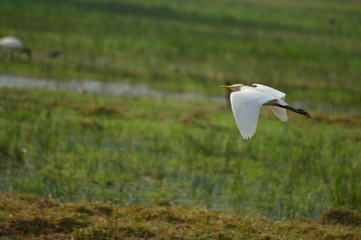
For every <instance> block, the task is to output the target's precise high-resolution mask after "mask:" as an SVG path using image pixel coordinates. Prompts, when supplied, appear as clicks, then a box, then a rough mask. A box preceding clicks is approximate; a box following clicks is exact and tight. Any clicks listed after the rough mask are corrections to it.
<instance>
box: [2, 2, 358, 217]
mask: <svg viewBox="0 0 361 240" xmlns="http://www.w3.org/2000/svg"><path fill="white" fill-rule="evenodd" d="M360 16H361V8H360V7H359V2H358V1H351V0H349V1H341V0H339V1H337V0H333V1H325V0H316V1H301V0H291V1H286V0H273V1H265V0H256V1H254V0H252V1H249V0H244V1H236V0H225V1H220V0H210V1H201V0H199V1H190V0H183V1H165V0H154V1H145V0H139V1H137V2H136V3H135V2H134V1H130V0H122V1H121V0H117V1H116V0H114V1H96V0H93V1H84V0H64V1H51V0H47V1H45V0H36V1H27V0H16V1H14V0H3V1H2V2H1V7H0V22H1V29H0V36H7V35H13V36H18V37H20V38H21V39H22V40H23V41H24V42H25V44H26V45H27V46H28V47H30V48H32V50H33V52H34V54H33V55H34V56H33V61H32V62H27V61H26V59H25V57H24V56H21V55H17V56H15V59H14V60H10V59H9V58H8V57H7V56H6V54H5V53H3V52H0V74H11V75H20V76H25V77H33V78H49V79H57V80H59V81H67V80H69V79H98V80H100V81H118V82H127V83H131V84H136V83H144V84H147V85H149V86H150V87H152V88H155V89H160V90H164V91H170V92H188V91H196V92H200V93H203V94H205V95H210V96H221V95H223V94H224V91H223V89H220V88H218V85H220V84H224V83H225V82H226V81H229V82H232V83H233V82H234V83H235V82H242V83H245V84H250V83H253V82H257V83H262V84H266V85H270V86H272V87H275V88H277V89H280V90H281V91H284V92H286V93H287V94H288V96H287V100H288V101H289V102H290V103H291V104H292V105H294V104H295V105H297V107H307V108H308V110H309V111H310V112H311V114H312V115H313V119H312V120H309V119H305V118H301V117H297V116H294V115H292V114H291V119H290V121H289V122H287V123H281V122H279V121H277V120H276V119H275V118H274V117H272V118H271V117H269V116H270V114H269V113H268V112H266V111H265V112H264V113H263V118H261V119H260V122H259V125H258V129H257V134H256V136H255V138H253V139H252V140H250V141H243V140H242V139H241V137H240V135H239V133H238V131H237V129H236V126H235V123H234V120H233V117H232V114H231V112H230V111H229V109H227V108H226V107H225V106H223V105H221V104H217V103H209V102H206V101H179V100H176V99H175V100H168V99H150V98H146V97H142V98H139V97H138V98H136V97H111V96H97V95H87V94H74V93H73V94H71V93H66V92H61V91H49V92H46V91H40V90H31V89H29V90H15V89H6V88H2V89H0V129H2V130H1V131H0V191H1V192H8V193H17V192H20V193H31V194H38V195H42V196H48V197H53V198H56V199H60V200H62V201H65V202H68V201H74V200H89V201H112V202H114V203H119V204H120V205H122V206H133V205H136V204H142V205H148V206H156V205H169V206H173V205H175V206H179V205H181V206H185V207H189V208H194V209H199V208H201V209H208V210H213V211H217V212H221V213H224V214H228V213H232V214H237V215H247V214H259V215H263V216H269V217H272V218H277V219H279V218H284V217H286V218H294V217H298V216H301V217H318V216H319V215H320V213H321V211H323V210H324V209H326V208H329V207H344V208H349V209H354V210H358V211H361V209H360V204H359V203H360V201H361V194H360V193H361V185H360V183H361V176H360V174H359V173H360V171H361V164H360V161H359V159H360V157H361V156H360V155H361V151H360V149H361V141H360V134H361V127H360V126H361V125H360V111H361V105H360V104H361V94H360V87H359V86H360V83H359V80H360V78H361V61H360V56H361V46H360V44H359V42H360V38H361V28H360V26H361V19H360ZM54 50H61V51H63V52H64V55H63V56H61V57H60V58H57V59H49V58H47V57H46V55H47V53H48V52H50V51H54Z"/></svg>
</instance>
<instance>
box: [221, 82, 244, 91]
mask: <svg viewBox="0 0 361 240" xmlns="http://www.w3.org/2000/svg"><path fill="white" fill-rule="evenodd" d="M220 87H222V88H228V89H229V90H231V91H232V92H235V91H240V90H241V87H243V84H233V85H222V86H220Z"/></svg>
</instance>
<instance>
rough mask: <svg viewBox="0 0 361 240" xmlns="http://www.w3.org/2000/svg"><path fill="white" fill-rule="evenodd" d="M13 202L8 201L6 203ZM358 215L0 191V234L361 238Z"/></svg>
mask: <svg viewBox="0 0 361 240" xmlns="http://www.w3.org/2000/svg"><path fill="white" fill-rule="evenodd" d="M9 202H11V203H12V204H11V205H10V204H8V203H9ZM360 224H361V216H360V215H358V214H356V213H355V212H351V211H345V210H341V209H331V210H329V211H326V212H325V213H323V216H322V218H321V219H320V220H305V219H296V220H292V221H284V220H282V221H274V220H271V219H268V218H264V217H255V216H249V217H236V216H225V215H222V214H217V213H214V212H211V211H204V210H190V209H187V208H182V207H169V206H156V207H153V208H149V207H144V206H132V207H120V206H116V205H114V204H111V203H88V202H84V201H83V202H76V203H72V204H63V203H60V202H57V201H54V200H51V199H46V198H39V197H35V196H31V195H19V194H15V195H5V194H1V195H0V239H2V240H8V239H13V240H15V239H25V240H35V239H77V240H80V239H86V240H93V239H94V240H98V239H248V240H267V239H268V240H269V239H279V240H291V239H305V240H313V239H320V240H329V239H343V240H347V239H350V240H351V239H352V240H358V239H361V232H360V227H359V226H360Z"/></svg>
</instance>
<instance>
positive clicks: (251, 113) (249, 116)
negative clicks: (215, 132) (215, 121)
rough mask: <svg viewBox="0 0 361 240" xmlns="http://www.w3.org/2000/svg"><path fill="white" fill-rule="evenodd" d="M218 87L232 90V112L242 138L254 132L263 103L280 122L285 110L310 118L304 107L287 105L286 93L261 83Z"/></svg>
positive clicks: (285, 113) (248, 136)
mask: <svg viewBox="0 0 361 240" xmlns="http://www.w3.org/2000/svg"><path fill="white" fill-rule="evenodd" d="M220 87H223V88H228V89H230V90H232V93H231V96H230V99H231V106H232V112H233V115H234V118H235V120H236V123H237V126H238V129H239V132H240V133H241V135H242V137H243V139H249V138H251V137H253V135H254V134H255V132H256V128H257V122H258V117H259V113H260V109H261V107H262V106H263V105H265V106H269V108H270V109H271V110H272V112H273V113H274V114H275V115H276V116H277V117H278V118H279V119H280V120H281V121H282V122H285V121H287V110H290V111H292V112H295V113H298V114H302V115H304V116H306V117H309V118H311V115H310V114H309V113H308V112H306V111H305V110H304V109H298V108H293V107H291V106H289V105H288V104H287V103H286V102H285V97H286V94H285V93H283V92H280V91H278V90H276V89H274V88H271V87H268V86H265V85H261V84H252V86H251V87H249V86H244V85H242V84H233V85H230V86H228V85H222V86H220Z"/></svg>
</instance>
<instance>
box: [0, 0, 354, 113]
mask: <svg viewBox="0 0 361 240" xmlns="http://www.w3.org/2000/svg"><path fill="white" fill-rule="evenodd" d="M360 16H361V8H360V7H359V2H358V1H351V0H348V1H342V0H339V1H336V0H334V1H324V0H318V1H306V2H305V1H297V0H292V1H285V0H277V1H264V0H263V1H262V0H257V1H250V0H243V1H236V0H227V1H219V0H212V1H197V2H196V3H195V2H194V1H191V0H185V1H171V2H170V1H167V0H155V1H151V2H150V1H145V0H138V1H136V2H135V1H130V0H114V1H95V0H93V1H82V0H65V1H62V2H58V1H49V0H36V1H33V2H31V4H30V3H29V1H27V0H16V1H13V0H4V1H2V4H1V8H0V22H1V23H2V27H1V29H0V36H1V35H3V36H5V35H15V36H18V37H20V38H21V39H23V41H24V42H25V43H26V45H28V46H29V47H31V48H32V49H33V51H34V61H33V62H32V63H31V64H28V63H27V62H25V61H17V62H15V63H14V62H12V63H11V64H10V63H9V62H8V61H5V60H4V59H1V60H0V61H1V62H0V63H1V64H0V72H10V73H13V74H19V75H26V76H33V77H34V76H35V77H46V78H51V79H64V80H67V79H74V78H75V79H79V78H80V79H84V78H93V79H94V78H95V79H100V80H105V81H122V82H129V83H135V82H143V83H147V84H149V85H151V86H153V87H155V88H158V89H163V90H170V91H189V90H192V91H194V90H197V91H199V92H203V93H206V94H212V95H219V94H220V93H219V89H217V88H214V86H216V85H219V84H223V83H224V82H225V81H229V82H244V83H248V84H250V83H253V82H258V83H264V84H269V85H272V86H274V87H276V88H280V89H283V90H284V91H286V92H288V93H290V95H292V96H294V97H295V98H297V99H302V101H305V102H306V103H307V105H309V108H311V107H313V108H316V107H317V108H318V109H325V105H326V104H328V105H331V106H332V107H333V108H331V110H330V109H329V108H328V110H329V112H334V111H335V110H337V112H340V111H346V110H347V111H348V112H360V105H361V97H360V94H359V93H360V92H359V90H358V88H356V87H355V85H358V86H359V79H360V78H361V61H360V55H361V46H360V44H359V41H360V37H361V19H360ZM54 50H61V51H63V52H64V55H63V56H62V57H61V58H59V59H48V58H46V55H47V53H48V52H50V51H54ZM180 82H181V83H182V84H179V83H180ZM315 102H317V104H315ZM336 106H338V107H340V108H342V110H340V109H337V108H335V107H336ZM307 107H308V106H307Z"/></svg>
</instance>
